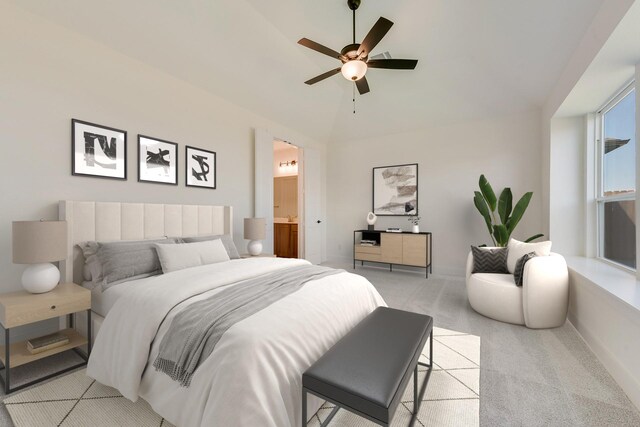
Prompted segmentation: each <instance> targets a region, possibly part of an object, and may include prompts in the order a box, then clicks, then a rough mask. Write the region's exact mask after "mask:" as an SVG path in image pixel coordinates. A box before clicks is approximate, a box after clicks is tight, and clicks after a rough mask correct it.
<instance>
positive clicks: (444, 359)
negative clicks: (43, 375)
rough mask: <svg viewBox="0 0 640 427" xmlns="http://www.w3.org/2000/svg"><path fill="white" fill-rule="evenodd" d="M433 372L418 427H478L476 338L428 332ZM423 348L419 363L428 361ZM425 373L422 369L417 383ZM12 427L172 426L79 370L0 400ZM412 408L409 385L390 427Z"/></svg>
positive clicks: (345, 415) (345, 423)
mask: <svg viewBox="0 0 640 427" xmlns="http://www.w3.org/2000/svg"><path fill="white" fill-rule="evenodd" d="M433 336H434V339H433V359H434V370H433V372H432V374H431V379H430V380H429V385H428V386H427V391H426V393H425V394H424V399H423V401H422V403H421V405H420V411H419V413H418V417H417V419H418V423H417V424H416V425H420V424H422V425H424V426H469V427H471V426H474V427H475V426H478V425H479V423H480V421H479V412H480V337H477V336H475V335H469V334H464V333H461V332H455V331H450V330H447V329H442V328H434V334H433ZM428 355H429V347H428V344H427V346H426V347H425V350H424V352H423V355H422V356H421V360H422V361H423V362H426V363H428V362H429V359H428ZM425 375H426V372H425V370H422V371H421V373H420V375H419V380H420V381H422V379H423V378H424V376H425ZM4 404H5V405H6V407H7V410H8V411H9V414H10V415H11V419H12V420H13V422H14V423H15V425H16V427H49V426H65V427H71V426H82V427H84V426H94V427H103V426H104V427H111V426H136V427H146V426H149V427H151V426H153V427H172V426H173V425H172V424H171V423H169V422H167V421H166V420H164V419H163V418H162V417H161V416H159V415H158V414H156V413H155V412H154V411H153V409H151V407H150V406H149V404H148V403H147V402H145V401H144V400H142V399H139V400H138V401H137V402H136V403H133V402H131V401H129V400H128V399H126V398H124V397H122V395H121V394H120V393H118V391H117V390H115V389H112V388H110V387H106V386H103V385H102V384H99V383H97V382H96V381H94V380H93V379H91V378H89V377H87V376H86V375H85V371H84V370H80V371H76V372H74V373H72V374H69V375H66V376H64V377H61V378H58V379H56V380H53V381H50V382H48V383H46V384H42V385H39V386H36V387H33V388H31V389H28V390H26V391H23V392H21V393H18V394H16V395H13V396H11V397H8V398H6V399H5V400H4ZM332 408H333V406H332V405H329V404H325V405H324V406H322V408H320V410H319V411H318V412H317V413H316V414H315V415H314V416H313V418H312V419H311V421H309V424H308V427H317V426H319V425H320V424H321V423H322V422H323V421H324V420H325V419H326V417H327V416H328V415H329V413H330V412H331V410H332ZM412 409H413V383H412V382H410V383H409V385H408V386H407V390H406V391H405V394H404V396H403V399H402V404H401V405H400V406H399V407H398V410H397V412H396V415H395V417H394V419H393V424H392V425H393V426H396V425H397V426H406V425H407V424H408V422H409V419H410V418H411V411H412ZM329 425H330V426H335V427H337V426H341V427H361V426H362V427H364V426H375V424H373V423H371V422H369V421H367V420H364V419H363V418H360V417H358V416H357V415H354V414H351V413H350V412H347V411H345V410H340V411H338V413H337V414H336V416H335V417H334V418H333V420H332V421H331V423H330V424H329Z"/></svg>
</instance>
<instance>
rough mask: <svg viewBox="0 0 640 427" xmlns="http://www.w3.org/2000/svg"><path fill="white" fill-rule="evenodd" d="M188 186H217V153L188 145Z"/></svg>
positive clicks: (210, 187) (186, 163)
mask: <svg viewBox="0 0 640 427" xmlns="http://www.w3.org/2000/svg"><path fill="white" fill-rule="evenodd" d="M185 154H186V155H185V170H186V182H185V183H186V186H187V187H200V188H209V189H215V188H216V153H215V152H213V151H208V150H203V149H201V148H195V147H190V146H188V145H187V146H186V150H185Z"/></svg>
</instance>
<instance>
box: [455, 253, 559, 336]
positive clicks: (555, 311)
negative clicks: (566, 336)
mask: <svg viewBox="0 0 640 427" xmlns="http://www.w3.org/2000/svg"><path fill="white" fill-rule="evenodd" d="M472 271H473V255H472V254H471V253H469V256H468V258H467V273H466V281H467V294H468V297H469V303H470V304H471V307H473V309H474V310H475V311H477V312H478V313H480V314H482V315H484V316H486V317H490V318H492V319H495V320H499V321H501V322H507V323H514V324H517V325H526V326H527V327H528V328H532V329H541V328H555V327H558V326H562V325H563V324H564V322H565V320H566V319H567V309H568V305H569V273H568V270H567V263H566V262H565V260H564V257H562V255H559V254H556V253H551V254H550V255H549V256H538V257H535V258H532V259H531V260H529V261H528V262H527V263H526V264H525V266H524V276H523V285H522V286H516V284H515V281H514V278H513V274H498V273H475V274H471V272H472Z"/></svg>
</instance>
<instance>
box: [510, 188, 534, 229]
mask: <svg viewBox="0 0 640 427" xmlns="http://www.w3.org/2000/svg"><path fill="white" fill-rule="evenodd" d="M532 196H533V193H532V192H531V191H529V192H528V193H525V194H524V196H522V197H521V198H520V200H518V203H516V205H515V207H514V208H513V213H512V214H511V217H510V218H509V219H508V220H507V224H506V225H507V229H508V230H509V234H511V233H513V230H515V228H516V225H518V223H519V222H520V220H521V219H522V216H523V215H524V213H525V211H526V210H527V207H528V206H529V202H530V201H531V197H532Z"/></svg>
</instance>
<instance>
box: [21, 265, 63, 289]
mask: <svg viewBox="0 0 640 427" xmlns="http://www.w3.org/2000/svg"><path fill="white" fill-rule="evenodd" d="M59 281H60V270H58V267H56V266H55V265H53V264H51V263H49V262H47V263H42V264H31V265H30V266H29V267H27V269H26V270H25V271H24V273H22V286H23V287H24V289H25V290H27V291H28V292H31V293H32V294H42V293H44V292H49V291H50V290H52V289H53V288H55V287H56V286H57V285H58V282H59Z"/></svg>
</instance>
